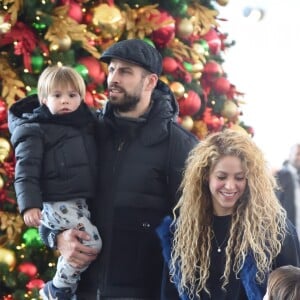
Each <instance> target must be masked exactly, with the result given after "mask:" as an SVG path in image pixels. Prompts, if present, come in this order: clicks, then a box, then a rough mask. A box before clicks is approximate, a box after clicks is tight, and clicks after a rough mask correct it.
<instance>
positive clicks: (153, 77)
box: [146, 74, 158, 91]
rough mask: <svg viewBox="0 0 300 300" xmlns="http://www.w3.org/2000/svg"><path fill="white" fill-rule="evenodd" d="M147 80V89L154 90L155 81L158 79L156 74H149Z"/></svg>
mask: <svg viewBox="0 0 300 300" xmlns="http://www.w3.org/2000/svg"><path fill="white" fill-rule="evenodd" d="M147 79H148V82H147V86H146V89H149V90H151V91H152V90H154V88H155V87H156V84H157V81H158V76H157V75H156V74H150V75H149V76H148V77H147Z"/></svg>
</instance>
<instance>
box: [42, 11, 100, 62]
mask: <svg viewBox="0 0 300 300" xmlns="http://www.w3.org/2000/svg"><path fill="white" fill-rule="evenodd" d="M52 19H53V23H52V24H51V26H49V28H48V31H47V33H46V34H45V39H46V40H48V41H49V42H50V43H51V44H50V48H51V45H52V47H53V44H54V45H58V44H59V40H60V39H61V38H64V37H65V36H66V35H68V36H69V37H70V38H71V40H74V41H78V42H81V43H82V48H84V49H85V50H86V51H87V52H89V53H90V54H92V55H93V56H94V57H96V58H98V57H99V56H100V53H99V51H98V50H97V49H96V48H95V47H94V46H93V45H92V43H91V41H93V40H96V39H97V36H96V35H95V34H94V33H92V32H90V31H88V30H87V25H85V24H78V23H77V22H76V21H75V20H73V19H72V18H70V17H69V16H68V7H67V6H58V7H56V8H55V9H54V10H53V16H52Z"/></svg>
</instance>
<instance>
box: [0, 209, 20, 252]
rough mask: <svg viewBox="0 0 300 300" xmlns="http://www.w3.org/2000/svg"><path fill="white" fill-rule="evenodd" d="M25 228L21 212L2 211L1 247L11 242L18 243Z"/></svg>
mask: <svg viewBox="0 0 300 300" xmlns="http://www.w3.org/2000/svg"><path fill="white" fill-rule="evenodd" d="M23 228H24V222H23V219H22V217H21V216H20V215H19V214H15V213H11V212H6V211H0V230H1V231H2V232H3V234H2V235H1V236H0V247H5V246H7V245H9V244H11V243H18V242H19V238H20V234H21V232H22V230H23Z"/></svg>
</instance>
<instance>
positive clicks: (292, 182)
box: [277, 144, 300, 238]
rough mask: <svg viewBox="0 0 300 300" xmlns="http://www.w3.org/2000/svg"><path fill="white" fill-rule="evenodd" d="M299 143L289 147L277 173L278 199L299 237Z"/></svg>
mask: <svg viewBox="0 0 300 300" xmlns="http://www.w3.org/2000/svg"><path fill="white" fill-rule="evenodd" d="M299 172H300V144H295V145H293V146H292V147H291V149H290V153H289V158H288V160H287V161H286V162H284V164H283V167H282V169H281V170H279V171H278V173H277V178H278V183H279V186H280V190H279V191H278V192H277V195H278V199H279V200H280V202H281V204H282V205H283V207H284V208H285V209H286V211H287V215H288V218H289V219H290V220H291V222H292V223H293V224H294V225H295V226H296V230H297V233H298V237H299V238H300V173H299Z"/></svg>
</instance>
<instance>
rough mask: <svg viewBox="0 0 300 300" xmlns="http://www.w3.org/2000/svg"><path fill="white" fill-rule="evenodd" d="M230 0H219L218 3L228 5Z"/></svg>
mask: <svg viewBox="0 0 300 300" xmlns="http://www.w3.org/2000/svg"><path fill="white" fill-rule="evenodd" d="M228 2H229V0H217V3H218V4H219V5H221V6H226V5H227V4H228Z"/></svg>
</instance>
